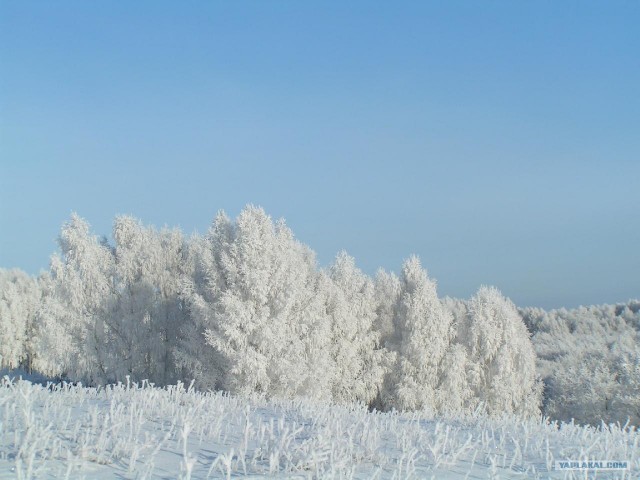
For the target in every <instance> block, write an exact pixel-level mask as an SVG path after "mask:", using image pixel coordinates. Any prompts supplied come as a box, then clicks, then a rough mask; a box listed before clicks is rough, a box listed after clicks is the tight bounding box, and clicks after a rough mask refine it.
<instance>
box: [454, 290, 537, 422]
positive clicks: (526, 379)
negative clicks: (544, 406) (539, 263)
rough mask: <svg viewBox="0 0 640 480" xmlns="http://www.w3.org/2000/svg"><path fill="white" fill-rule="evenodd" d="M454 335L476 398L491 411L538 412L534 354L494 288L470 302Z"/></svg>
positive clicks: (509, 304)
mask: <svg viewBox="0 0 640 480" xmlns="http://www.w3.org/2000/svg"><path fill="white" fill-rule="evenodd" d="M468 308H469V311H468V315H467V318H466V322H464V323H463V324H462V325H460V328H459V329H458V335H459V338H460V341H461V343H463V344H464V345H465V346H466V348H467V353H468V355H469V359H470V361H471V362H472V364H473V365H474V367H475V368H473V369H472V372H473V373H474V374H475V375H473V378H472V379H471V384H472V388H473V390H474V395H475V397H476V398H477V399H478V400H479V401H481V402H483V403H484V405H485V407H486V409H487V411H488V412H489V413H516V414H520V415H535V414H538V413H539V405H540V400H541V384H540V382H539V381H538V379H537V376H536V370H535V362H536V357H535V352H534V350H533V345H532V343H531V339H530V336H529V332H528V331H527V328H526V326H525V325H524V322H523V320H522V318H521V317H520V315H519V314H518V311H517V310H516V307H515V305H514V304H513V303H512V302H511V301H510V300H508V299H507V298H505V297H504V296H503V295H502V294H501V293H500V291H498V290H497V289H496V288H493V287H484V286H483V287H481V288H480V290H478V292H477V293H476V295H475V296H474V297H473V298H471V300H470V301H469V305H468Z"/></svg>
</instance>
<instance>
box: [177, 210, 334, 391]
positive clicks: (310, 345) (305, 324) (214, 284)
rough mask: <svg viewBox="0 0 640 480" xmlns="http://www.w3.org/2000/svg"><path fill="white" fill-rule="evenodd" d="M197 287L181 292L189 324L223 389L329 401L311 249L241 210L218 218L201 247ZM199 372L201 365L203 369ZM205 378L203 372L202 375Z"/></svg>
mask: <svg viewBox="0 0 640 480" xmlns="http://www.w3.org/2000/svg"><path fill="white" fill-rule="evenodd" d="M198 268H199V269H200V270H201V271H202V272H206V271H208V270H210V271H211V275H207V274H206V273H205V274H204V275H200V277H201V280H202V284H201V285H198V284H195V285H193V288H189V289H187V292H186V295H187V299H188V304H189V308H190V311H191V315H192V316H193V321H194V327H193V329H192V330H193V331H192V333H195V334H196V335H198V334H204V338H205V342H206V344H207V345H208V346H209V347H211V348H210V349H209V351H210V355H211V356H210V360H209V362H210V363H214V362H215V361H216V360H217V361H219V362H221V365H220V366H218V367H217V368H216V369H215V371H214V372H211V373H212V374H216V373H221V375H222V377H221V378H220V379H219V381H217V382H218V383H219V384H220V385H221V386H222V387H223V388H224V389H226V390H228V391H230V392H232V393H237V394H241V395H248V394H259V395H266V396H270V397H292V396H297V395H304V396H309V397H314V398H328V397H329V396H330V383H329V382H330V379H331V362H330V354H329V341H330V323H329V319H328V316H327V314H326V308H325V304H324V301H323V296H322V294H321V285H322V281H321V276H320V275H318V272H317V269H316V263H315V255H314V254H313V252H312V251H311V250H310V249H309V248H308V247H306V246H305V245H302V244H301V243H300V242H298V241H297V240H295V239H294V237H293V234H292V233H291V231H290V230H289V229H288V228H287V227H286V225H285V224H284V222H278V223H277V224H274V223H273V221H272V220H271V218H270V217H269V216H268V215H267V214H266V213H265V212H264V210H262V209H261V208H257V207H253V206H248V207H246V208H245V209H244V210H243V211H242V212H241V213H240V215H239V217H238V219H237V220H236V222H235V224H234V225H230V224H229V223H228V221H227V220H225V217H224V216H223V215H219V216H218V219H217V220H216V223H215V224H214V227H213V231H212V232H210V235H209V238H208V239H207V241H206V242H205V245H204V252H203V256H202V260H201V266H200V267H198ZM204 366H205V367H206V365H204ZM203 373H204V374H205V375H206V373H207V372H203Z"/></svg>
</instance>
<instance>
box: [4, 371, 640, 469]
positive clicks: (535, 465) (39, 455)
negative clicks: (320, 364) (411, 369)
mask: <svg viewBox="0 0 640 480" xmlns="http://www.w3.org/2000/svg"><path fill="white" fill-rule="evenodd" d="M639 447H640V445H639V434H638V432H637V431H636V430H635V429H634V428H633V427H629V426H625V425H611V426H602V427H600V428H593V427H586V428H585V427H581V426H578V425H575V424H561V425H560V424H557V423H555V422H550V421H548V420H546V419H538V420H524V421H523V420H521V419H518V418H517V417H508V416H506V417H502V418H498V419H496V418H489V417H486V416H483V415H480V414H474V415H470V416H467V417H451V418H442V417H440V418H435V417H434V416H433V415H430V414H426V413H425V414H422V413H411V414H399V413H396V412H391V413H376V412H374V413H371V412H368V411H367V409H366V408H365V407H364V405H351V406H331V405H328V404H321V403H317V402H314V401H310V400H304V399H298V400H274V401H266V400H263V399H257V398H253V399H249V400H247V399H241V398H237V397H232V396H229V395H226V394H222V393H199V392H196V391H194V390H193V389H192V388H189V387H186V386H185V385H183V384H178V385H174V386H169V387H166V388H154V387H153V386H151V385H149V384H148V383H143V384H141V385H139V384H135V383H133V384H131V383H128V384H118V385H111V386H107V387H104V388H85V387H82V386H77V385H70V384H61V385H49V386H48V387H43V386H40V385H34V384H32V383H29V382H26V381H22V380H19V381H13V380H11V379H9V378H7V377H5V379H4V380H2V383H1V388H0V477H3V476H4V475H5V474H9V475H10V476H11V478H20V479H30V478H83V477H84V478H112V477H113V476H114V475H115V474H116V473H117V474H118V475H120V476H121V477H122V478H131V479H133V478H136V479H144V478H157V477H162V478H182V479H195V478H235V477H238V476H240V477H244V476H252V477H255V476H277V477H279V478H309V479H314V478H362V479H364V478H378V479H382V478H389V479H391V478H396V479H405V478H432V477H433V478H447V476H448V477H449V478H498V477H499V478H550V477H551V478H585V474H584V472H566V474H565V473H561V472H554V471H553V470H552V468H553V464H554V462H555V461H556V460H564V459H580V460H584V459H590V460H601V459H613V460H626V461H628V462H629V469H628V470H626V471H624V472H616V473H615V474H614V475H613V476H606V475H601V474H599V475H598V476H597V478H637V477H638V474H639V473H640V456H639V455H638V452H639ZM606 473H610V472H606ZM588 478H593V477H588Z"/></svg>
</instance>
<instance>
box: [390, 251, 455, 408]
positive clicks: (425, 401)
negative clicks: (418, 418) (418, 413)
mask: <svg viewBox="0 0 640 480" xmlns="http://www.w3.org/2000/svg"><path fill="white" fill-rule="evenodd" d="M400 283H401V292H400V296H399V298H398V302H397V304H396V307H395V319H394V320H395V328H396V331H397V332H398V336H399V344H398V350H397V354H398V357H397V362H396V367H395V371H394V372H392V374H391V376H390V378H389V380H388V384H389V388H390V391H389V396H388V398H387V403H388V404H389V405H390V406H392V407H395V408H396V409H398V410H419V409H432V410H436V409H437V408H438V394H437V388H438V385H439V383H440V376H441V369H442V361H443V360H444V358H445V355H446V353H447V350H448V348H449V344H450V341H451V337H452V329H451V324H452V317H451V313H450V312H449V311H448V310H447V309H446V308H444V306H443V305H442V303H441V302H440V300H439V299H438V295H437V292H436V284H435V282H434V281H432V280H430V279H429V278H428V276H427V273H426V271H425V270H424V269H423V268H422V266H421V264H420V260H419V259H418V258H417V257H415V256H412V257H410V258H409V259H408V260H407V261H406V262H405V263H404V265H403V267H402V276H401V279H400Z"/></svg>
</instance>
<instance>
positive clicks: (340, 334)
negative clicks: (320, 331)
mask: <svg viewBox="0 0 640 480" xmlns="http://www.w3.org/2000/svg"><path fill="white" fill-rule="evenodd" d="M329 275H330V278H331V280H332V283H333V288H332V290H331V294H330V296H329V298H328V310H329V312H330V314H331V319H332V335H331V336H332V346H331V349H332V357H333V361H334V363H335V370H334V380H333V387H332V392H333V395H332V396H333V400H334V401H336V402H339V403H349V402H363V403H367V404H369V403H370V402H372V401H373V400H374V398H376V397H377V395H378V393H379V391H380V388H381V386H382V381H383V379H384V374H385V372H386V370H387V369H388V368H389V363H390V355H389V352H388V351H387V349H386V348H384V347H381V346H380V333H379V332H378V331H376V330H375V327H374V324H375V322H376V318H377V316H376V307H377V302H376V299H375V290H374V284H373V282H372V281H371V279H370V278H369V277H367V276H366V275H364V274H363V273H362V272H361V271H360V270H359V269H358V268H357V267H356V264H355V260H354V259H353V257H350V256H349V255H348V254H347V253H346V252H344V251H343V252H340V253H339V254H338V256H337V257H336V259H335V261H334V263H333V264H332V265H331V267H330V268H329Z"/></svg>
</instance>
